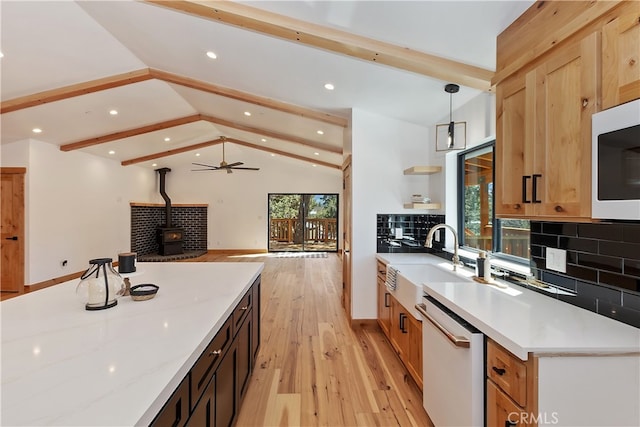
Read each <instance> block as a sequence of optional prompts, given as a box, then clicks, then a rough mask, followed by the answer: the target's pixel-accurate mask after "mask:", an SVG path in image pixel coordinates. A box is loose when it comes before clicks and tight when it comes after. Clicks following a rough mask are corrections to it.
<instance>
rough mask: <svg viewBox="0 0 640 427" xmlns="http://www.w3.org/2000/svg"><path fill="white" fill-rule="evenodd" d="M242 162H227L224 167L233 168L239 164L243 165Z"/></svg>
mask: <svg viewBox="0 0 640 427" xmlns="http://www.w3.org/2000/svg"><path fill="white" fill-rule="evenodd" d="M243 164H244V163H242V162H235V163H229V164H228V165H225V167H229V168H233V167H236V166H240V165H243Z"/></svg>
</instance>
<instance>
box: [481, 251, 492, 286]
mask: <svg viewBox="0 0 640 427" xmlns="http://www.w3.org/2000/svg"><path fill="white" fill-rule="evenodd" d="M483 276H484V277H483V278H484V280H485V281H487V282H491V280H492V277H491V260H490V259H489V254H488V253H485V260H484V275H483Z"/></svg>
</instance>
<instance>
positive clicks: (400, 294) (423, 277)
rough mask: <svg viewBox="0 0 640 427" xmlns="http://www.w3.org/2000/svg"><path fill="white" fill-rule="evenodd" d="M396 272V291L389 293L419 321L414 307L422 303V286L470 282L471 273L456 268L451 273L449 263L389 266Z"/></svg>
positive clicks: (451, 268) (451, 269)
mask: <svg viewBox="0 0 640 427" xmlns="http://www.w3.org/2000/svg"><path fill="white" fill-rule="evenodd" d="M390 266H391V267H394V268H396V269H397V270H398V280H397V282H396V290H395V291H392V292H391V293H392V294H393V296H394V297H395V298H396V299H397V300H398V301H399V302H400V304H402V305H403V306H404V308H406V309H407V310H409V311H411V313H413V314H414V316H415V317H416V318H417V319H419V318H420V317H419V314H418V311H417V310H416V309H415V307H414V306H415V305H416V304H419V303H420V302H421V301H422V284H423V283H437V282H472V281H473V279H472V276H473V274H474V273H473V272H472V271H469V270H463V269H461V268H460V267H458V271H455V272H454V271H453V267H452V266H451V264H450V263H447V262H442V263H439V264H390Z"/></svg>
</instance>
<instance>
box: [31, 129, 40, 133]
mask: <svg viewBox="0 0 640 427" xmlns="http://www.w3.org/2000/svg"><path fill="white" fill-rule="evenodd" d="M32 131H33V133H41V132H42V129H40V128H33V129H32Z"/></svg>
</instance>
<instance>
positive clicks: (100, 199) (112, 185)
mask: <svg viewBox="0 0 640 427" xmlns="http://www.w3.org/2000/svg"><path fill="white" fill-rule="evenodd" d="M2 165H3V166H23V167H26V168H27V175H26V180H25V199H26V200H25V238H26V245H25V246H26V248H25V251H26V254H25V283H26V284H32V283H38V282H41V281H44V280H48V279H52V278H55V277H60V276H64V275H66V274H70V273H75V272H78V271H82V270H84V269H86V268H87V267H88V261H89V260H90V259H92V258H101V257H111V258H114V260H115V259H116V258H117V254H118V253H119V252H124V251H127V250H129V249H130V242H131V232H130V222H131V212H130V208H129V201H130V200H138V201H149V198H150V196H151V192H152V191H153V174H154V173H153V171H149V170H147V169H143V168H139V167H133V168H130V167H128V168H123V167H122V166H120V164H119V163H118V162H116V161H113V160H109V159H105V158H101V157H96V156H93V155H89V154H83V153H80V152H69V153H64V152H61V151H60V150H59V148H58V146H56V145H52V144H48V143H44V142H40V141H35V140H30V141H21V142H16V143H12V144H7V145H3V146H2ZM62 260H67V266H66V267H62V266H61V261H62Z"/></svg>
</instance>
